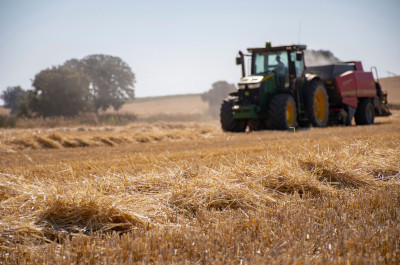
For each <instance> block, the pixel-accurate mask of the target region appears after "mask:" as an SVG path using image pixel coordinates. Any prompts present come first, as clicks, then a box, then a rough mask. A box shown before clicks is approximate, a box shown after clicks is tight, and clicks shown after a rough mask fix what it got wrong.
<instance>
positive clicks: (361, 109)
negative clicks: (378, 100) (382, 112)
mask: <svg viewBox="0 0 400 265" xmlns="http://www.w3.org/2000/svg"><path fill="white" fill-rule="evenodd" d="M354 119H355V120H356V124H357V125H369V124H373V123H374V119H375V110H374V105H372V103H371V101H370V100H369V99H368V98H363V99H360V101H359V102H358V106H357V110H356V114H355V115H354Z"/></svg>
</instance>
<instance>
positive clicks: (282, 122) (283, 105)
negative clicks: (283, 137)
mask: <svg viewBox="0 0 400 265" xmlns="http://www.w3.org/2000/svg"><path fill="white" fill-rule="evenodd" d="M268 117H269V127H270V129H272V130H289V128H290V127H296V122H297V113H296V102H295V101H294V98H293V97H292V96H291V95H288V94H278V95H276V96H274V97H273V98H272V99H271V102H270V104H269V109H268Z"/></svg>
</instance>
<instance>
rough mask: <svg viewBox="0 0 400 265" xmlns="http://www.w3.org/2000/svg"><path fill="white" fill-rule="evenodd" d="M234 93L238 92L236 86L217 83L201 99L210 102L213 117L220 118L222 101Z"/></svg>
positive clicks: (223, 82) (222, 82)
mask: <svg viewBox="0 0 400 265" xmlns="http://www.w3.org/2000/svg"><path fill="white" fill-rule="evenodd" d="M234 91H236V86H235V85H234V84H229V83H228V82H226V81H217V82H215V83H213V84H212V88H211V89H210V90H208V91H207V92H204V93H203V94H202V95H201V99H202V100H203V101H205V102H208V105H209V108H210V113H211V115H212V116H214V117H218V114H219V109H220V106H221V103H222V100H223V99H224V98H226V97H227V96H228V95H229V93H231V92H234Z"/></svg>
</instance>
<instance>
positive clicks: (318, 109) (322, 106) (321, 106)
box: [314, 91, 326, 121]
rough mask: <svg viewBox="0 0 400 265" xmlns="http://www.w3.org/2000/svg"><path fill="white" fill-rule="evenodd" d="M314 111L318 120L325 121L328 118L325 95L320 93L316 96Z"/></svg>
mask: <svg viewBox="0 0 400 265" xmlns="http://www.w3.org/2000/svg"><path fill="white" fill-rule="evenodd" d="M314 111H315V116H316V118H317V120H319V121H323V120H324V119H325V116H326V101H325V97H324V94H323V93H322V92H321V91H318V92H317V94H316V95H315V102H314Z"/></svg>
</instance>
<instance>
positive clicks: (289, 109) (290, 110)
mask: <svg viewBox="0 0 400 265" xmlns="http://www.w3.org/2000/svg"><path fill="white" fill-rule="evenodd" d="M286 122H287V124H288V125H289V126H292V125H293V123H294V106H293V104H292V103H289V104H288V105H287V106H286Z"/></svg>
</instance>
